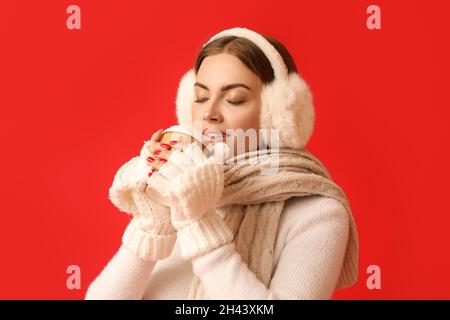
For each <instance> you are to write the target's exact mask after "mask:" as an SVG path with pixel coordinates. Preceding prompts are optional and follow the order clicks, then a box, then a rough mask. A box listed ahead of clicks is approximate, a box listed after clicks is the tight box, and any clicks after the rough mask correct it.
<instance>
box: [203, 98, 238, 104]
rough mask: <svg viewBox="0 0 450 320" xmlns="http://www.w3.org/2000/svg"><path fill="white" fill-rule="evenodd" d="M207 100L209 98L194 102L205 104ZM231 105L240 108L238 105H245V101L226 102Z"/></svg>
mask: <svg viewBox="0 0 450 320" xmlns="http://www.w3.org/2000/svg"><path fill="white" fill-rule="evenodd" d="M206 100H208V98H203V99H200V100H195V101H194V102H197V103H203V102H205V101H206ZM226 101H227V102H228V103H229V104H231V105H234V106H238V105H241V104H243V103H244V102H245V101H236V102H233V101H228V100H226Z"/></svg>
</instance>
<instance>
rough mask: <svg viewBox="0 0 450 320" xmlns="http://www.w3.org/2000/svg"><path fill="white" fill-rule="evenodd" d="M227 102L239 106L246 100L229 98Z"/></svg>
mask: <svg viewBox="0 0 450 320" xmlns="http://www.w3.org/2000/svg"><path fill="white" fill-rule="evenodd" d="M227 102H228V103H229V104H232V105H234V106H238V105H241V104H243V103H244V102H245V101H244V100H242V101H228V100H227Z"/></svg>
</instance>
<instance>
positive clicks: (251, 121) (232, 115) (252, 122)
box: [227, 103, 261, 130]
mask: <svg viewBox="0 0 450 320" xmlns="http://www.w3.org/2000/svg"><path fill="white" fill-rule="evenodd" d="M260 110H261V108H260V105H259V104H258V103H254V104H252V105H248V106H246V107H236V108H232V109H231V110H230V112H229V113H228V117H227V123H228V125H229V126H230V127H233V128H241V129H244V130H246V129H249V128H254V129H259V114H260Z"/></svg>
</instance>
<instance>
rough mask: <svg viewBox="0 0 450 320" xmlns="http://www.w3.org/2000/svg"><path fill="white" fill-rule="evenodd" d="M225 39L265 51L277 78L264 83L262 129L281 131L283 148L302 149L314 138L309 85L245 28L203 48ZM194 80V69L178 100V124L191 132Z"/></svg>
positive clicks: (184, 81) (186, 77)
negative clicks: (238, 39)
mask: <svg viewBox="0 0 450 320" xmlns="http://www.w3.org/2000/svg"><path fill="white" fill-rule="evenodd" d="M225 36H236V37H242V38H246V39H248V40H250V41H252V42H253V43H254V44H256V45H257V46H258V47H259V48H260V49H261V50H262V51H263V52H264V54H265V55H266V57H267V59H268V60H269V61H270V63H271V65H272V68H273V70H274V73H275V79H274V80H273V81H272V82H270V83H269V84H265V85H264V86H263V88H262V91H261V114H260V128H261V129H278V130H279V145H278V147H280V148H292V149H301V148H303V147H304V146H305V145H306V144H307V142H308V140H309V138H310V137H311V135H312V132H313V128H314V120H315V113H314V105H313V96H312V93H311V90H310V89H309V86H308V85H307V83H306V82H305V81H304V80H303V79H302V78H301V77H300V75H299V74H298V73H295V72H294V73H289V74H288V70H287V67H286V64H285V63H284V60H283V58H282V56H281V55H280V54H279V52H278V51H277V50H276V49H275V47H273V46H272V44H271V43H270V42H269V41H267V40H266V39H265V38H264V37H263V36H262V35H260V34H259V33H257V32H255V31H252V30H249V29H246V28H232V29H228V30H224V31H221V32H219V33H218V34H216V35H214V36H213V37H212V38H211V39H210V40H209V41H208V42H207V43H205V44H204V45H203V46H206V45H207V44H208V43H210V42H211V41H214V40H216V39H218V38H220V37H225ZM195 81H196V75H195V71H194V69H191V70H189V71H188V72H187V73H186V74H185V75H184V76H183V77H182V78H181V80H180V84H179V87H178V92H177V97H176V106H177V118H178V123H179V124H180V125H181V126H184V127H187V128H191V129H192V128H193V120H192V112H191V110H192V104H193V101H194V92H195V91H194V83H195ZM263 139H264V135H263ZM264 142H265V143H266V144H267V145H268V146H269V147H270V146H271V142H272V140H271V139H266V141H264Z"/></svg>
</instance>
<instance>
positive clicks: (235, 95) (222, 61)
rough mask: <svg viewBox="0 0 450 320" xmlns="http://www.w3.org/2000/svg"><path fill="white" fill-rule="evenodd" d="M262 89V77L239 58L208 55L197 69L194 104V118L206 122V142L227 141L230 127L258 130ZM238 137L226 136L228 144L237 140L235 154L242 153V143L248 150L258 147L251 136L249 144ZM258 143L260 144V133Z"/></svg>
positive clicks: (204, 130) (204, 125) (203, 123)
mask: <svg viewBox="0 0 450 320" xmlns="http://www.w3.org/2000/svg"><path fill="white" fill-rule="evenodd" d="M261 88H262V81H261V79H260V78H259V77H258V76H257V75H256V74H255V73H253V72H252V71H251V70H250V69H248V68H247V67H246V66H245V64H244V63H242V62H241V60H239V58H237V57H235V56H233V55H231V54H227V53H220V54H217V55H213V56H208V57H206V58H205V59H204V60H203V62H202V64H201V66H200V69H199V71H198V72H197V77H196V83H195V85H194V90H195V94H194V103H193V106H192V119H193V121H194V123H195V122H196V121H197V123H201V124H202V129H203V132H202V133H203V139H204V142H207V143H211V142H212V143H213V142H214V141H218V140H222V141H223V139H224V138H225V137H224V136H222V134H224V133H226V130H227V129H234V130H235V129H242V130H243V131H244V132H245V131H246V130H248V129H254V130H256V133H258V129H259V114H260V109H261V97H260V95H261ZM234 130H233V132H235V131H234ZM214 131H216V135H214ZM218 131H220V132H218ZM208 133H209V134H208ZM217 134H218V136H217ZM238 136H239V135H236V134H234V135H233V136H229V137H226V139H227V144H229V143H228V142H231V141H232V140H233V144H234V148H233V149H234V150H235V152H234V154H237V153H239V151H238V150H237V146H238V143H241V146H243V145H245V151H249V149H254V147H253V144H250V143H249V137H248V136H247V135H246V136H245V143H243V141H242V138H241V140H240V142H238V141H237V139H238ZM241 136H242V135H241ZM231 139H232V140H231ZM205 140H206V141H205ZM255 143H256V146H258V145H259V135H258V134H256V142H255Z"/></svg>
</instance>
